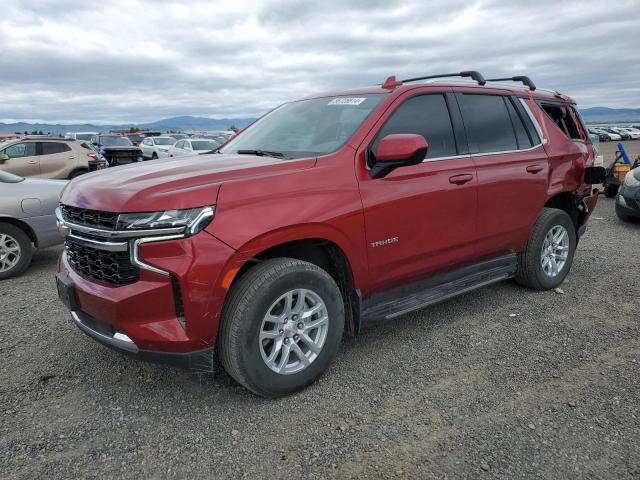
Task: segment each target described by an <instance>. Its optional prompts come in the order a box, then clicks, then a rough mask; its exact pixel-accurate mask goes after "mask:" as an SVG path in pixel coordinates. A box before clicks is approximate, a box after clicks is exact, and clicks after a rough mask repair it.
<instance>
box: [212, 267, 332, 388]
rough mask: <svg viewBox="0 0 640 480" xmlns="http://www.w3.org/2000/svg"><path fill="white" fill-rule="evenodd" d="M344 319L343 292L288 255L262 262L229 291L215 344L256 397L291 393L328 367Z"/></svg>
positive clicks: (327, 277) (325, 275) (228, 366)
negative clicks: (216, 343) (287, 256)
mask: <svg viewBox="0 0 640 480" xmlns="http://www.w3.org/2000/svg"><path fill="white" fill-rule="evenodd" d="M344 317H345V314H344V304H343V301H342V295H341V293H340V289H339V288H338V286H337V285H336V283H335V281H334V280H333V278H331V276H330V275H329V274H328V273H327V272H325V271H324V270H322V269H321V268H320V267H318V266H316V265H313V264H311V263H308V262H303V261H301V260H295V259H291V258H276V259H271V260H266V261H264V262H262V263H261V264H259V265H257V266H255V267H253V268H252V269H251V270H249V271H248V272H247V273H246V274H245V275H244V276H243V277H242V278H240V280H239V281H238V282H237V283H236V284H235V285H234V286H233V287H232V289H231V291H230V293H229V298H228V300H227V302H226V304H225V307H224V309H223V312H222V319H221V321H222V323H221V327H220V336H219V340H218V353H219V357H220V361H221V363H222V365H223V367H224V368H225V370H226V371H227V373H229V375H231V376H232V377H233V378H234V379H235V380H236V381H237V382H238V383H240V384H241V385H243V386H245V387H246V388H248V389H249V390H251V391H252V392H254V393H256V394H258V395H261V396H264V397H278V396H282V395H287V394H290V393H293V392H295V391H297V390H300V389H302V388H304V387H306V386H307V385H309V384H311V383H313V382H314V381H315V380H316V379H317V378H318V377H319V376H320V375H321V374H322V373H323V372H324V371H325V370H326V369H327V367H328V366H329V365H330V364H331V362H332V361H333V359H334V357H335V355H336V353H337V351H338V348H339V346H340V341H341V339H342V332H343V329H344Z"/></svg>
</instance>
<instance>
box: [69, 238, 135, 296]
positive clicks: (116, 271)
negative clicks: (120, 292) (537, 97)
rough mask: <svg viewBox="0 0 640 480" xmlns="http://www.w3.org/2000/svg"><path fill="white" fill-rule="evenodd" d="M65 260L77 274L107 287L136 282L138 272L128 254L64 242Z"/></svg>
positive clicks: (71, 241) (70, 241)
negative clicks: (106, 284) (105, 284)
mask: <svg viewBox="0 0 640 480" xmlns="http://www.w3.org/2000/svg"><path fill="white" fill-rule="evenodd" d="M65 247H66V251H67V259H68V260H69V264H70V265H71V267H72V268H73V269H74V270H75V271H76V272H78V273H81V274H83V275H86V276H87V277H90V278H93V279H95V280H98V281H100V282H104V283H108V284H109V285H127V284H129V283H133V282H136V281H138V275H139V271H138V268H137V267H134V266H133V265H132V264H131V259H130V258H129V252H128V251H126V252H108V251H106V250H98V249H97V248H92V247H88V246H85V245H80V244H78V243H76V242H74V241H73V240H70V239H67V240H65Z"/></svg>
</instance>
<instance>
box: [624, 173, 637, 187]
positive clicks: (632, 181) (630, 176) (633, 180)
mask: <svg viewBox="0 0 640 480" xmlns="http://www.w3.org/2000/svg"><path fill="white" fill-rule="evenodd" d="M634 174H635V175H634ZM636 175H638V176H640V171H638V169H634V170H631V171H629V172H628V173H627V176H626V177H624V184H625V185H626V186H627V187H637V186H638V185H640V180H638V178H637V177H636Z"/></svg>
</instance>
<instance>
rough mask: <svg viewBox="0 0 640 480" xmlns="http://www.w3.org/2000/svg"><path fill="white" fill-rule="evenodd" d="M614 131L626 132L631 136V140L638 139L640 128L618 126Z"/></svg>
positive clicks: (639, 137)
mask: <svg viewBox="0 0 640 480" xmlns="http://www.w3.org/2000/svg"><path fill="white" fill-rule="evenodd" d="M616 131H621V132H624V133H626V134H627V135H629V136H630V137H631V140H638V139H640V130H636V129H635V128H629V127H618V128H616Z"/></svg>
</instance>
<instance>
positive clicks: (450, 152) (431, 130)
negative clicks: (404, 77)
mask: <svg viewBox="0 0 640 480" xmlns="http://www.w3.org/2000/svg"><path fill="white" fill-rule="evenodd" d="M394 133H413V134H416V135H422V136H423V137H424V138H425V139H426V140H427V142H428V143H429V149H428V150H427V158H439V157H451V156H454V155H457V154H458V152H457V149H456V141H455V136H454V134H453V125H452V124H451V117H450V116H449V109H448V108H447V102H446V100H445V98H444V95H441V94H428V95H419V96H417V97H412V98H409V99H408V100H406V101H405V102H404V103H403V104H402V105H400V106H399V107H398V108H397V109H396V111H395V112H393V114H392V115H391V117H389V119H388V120H387V122H386V123H385V124H384V126H383V127H382V128H381V129H380V132H378V135H377V136H376V139H375V141H374V142H373V145H372V150H373V151H374V152H375V151H376V147H377V146H378V142H379V141H380V139H381V138H383V137H385V136H387V135H391V134H394Z"/></svg>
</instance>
